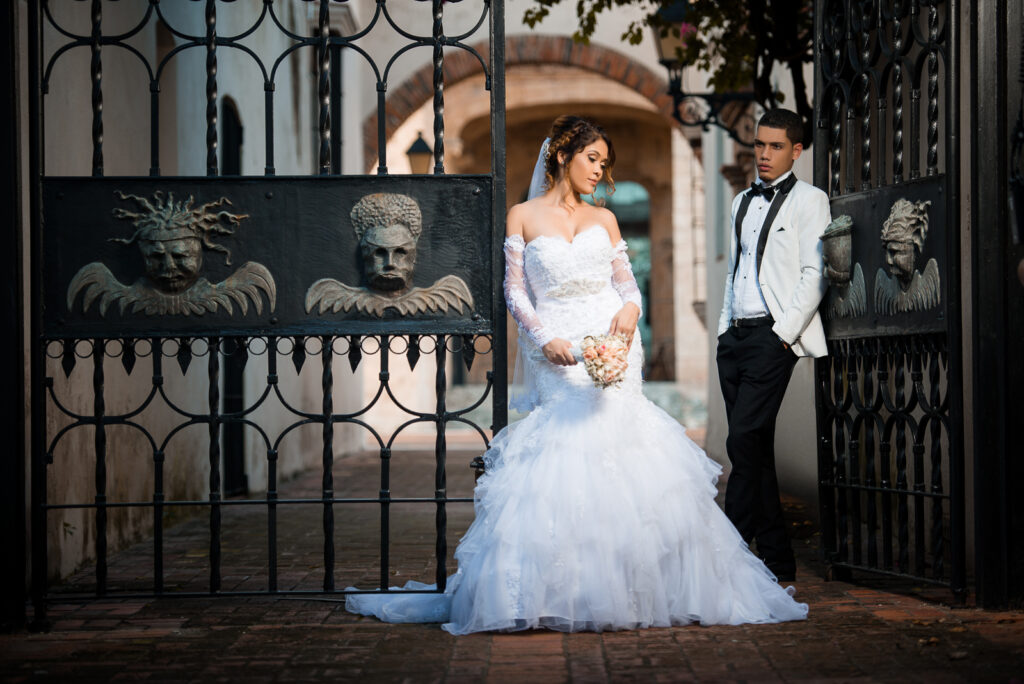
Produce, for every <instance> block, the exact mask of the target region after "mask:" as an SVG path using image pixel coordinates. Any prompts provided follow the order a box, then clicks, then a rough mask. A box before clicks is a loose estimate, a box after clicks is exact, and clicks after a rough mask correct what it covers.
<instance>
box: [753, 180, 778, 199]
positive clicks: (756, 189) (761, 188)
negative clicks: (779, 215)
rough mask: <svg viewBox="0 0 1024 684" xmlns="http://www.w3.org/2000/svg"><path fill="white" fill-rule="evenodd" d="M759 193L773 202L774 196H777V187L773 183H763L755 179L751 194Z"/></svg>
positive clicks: (754, 195) (755, 195)
mask: <svg viewBox="0 0 1024 684" xmlns="http://www.w3.org/2000/svg"><path fill="white" fill-rule="evenodd" d="M758 195H760V196H761V197H764V198H765V199H766V200H768V201H769V202H771V201H772V197H774V196H775V188H774V187H773V186H771V185H761V184H760V183H758V182H757V181H754V182H753V183H751V184H750V196H751V197H757V196H758Z"/></svg>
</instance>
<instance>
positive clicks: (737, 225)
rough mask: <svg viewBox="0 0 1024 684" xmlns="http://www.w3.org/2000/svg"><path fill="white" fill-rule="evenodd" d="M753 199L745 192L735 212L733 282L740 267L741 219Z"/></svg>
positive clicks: (745, 215) (745, 214) (744, 216)
mask: <svg viewBox="0 0 1024 684" xmlns="http://www.w3.org/2000/svg"><path fill="white" fill-rule="evenodd" d="M753 197H754V196H753V195H751V194H750V191H749V190H747V191H746V192H745V193H744V194H743V199H741V200H740V208H739V210H738V211H737V212H736V222H735V225H734V226H733V228H734V229H735V230H736V250H735V253H734V254H733V255H732V258H733V259H735V262H734V263H733V265H732V276H733V279H734V280H735V278H736V269H737V268H739V265H740V252H741V251H742V249H743V248H742V247H741V243H740V236H741V235H742V234H743V219H745V218H746V217H747V209H749V208H750V200H751V199H753ZM760 263H761V262H760V260H758V264H760Z"/></svg>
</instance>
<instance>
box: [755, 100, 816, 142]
mask: <svg viewBox="0 0 1024 684" xmlns="http://www.w3.org/2000/svg"><path fill="white" fill-rule="evenodd" d="M757 125H758V127H762V126H763V127H766V128H781V129H783V130H784V131H786V137H787V138H789V142H791V143H793V144H794V145H796V144H797V143H803V142H804V121H803V119H801V118H800V115H799V114H797V113H796V112H794V111H790V110H789V109H781V108H780V109H769V110H768V111H767V112H765V113H764V115H763V116H762V117H761V119H760V121H758V122H757Z"/></svg>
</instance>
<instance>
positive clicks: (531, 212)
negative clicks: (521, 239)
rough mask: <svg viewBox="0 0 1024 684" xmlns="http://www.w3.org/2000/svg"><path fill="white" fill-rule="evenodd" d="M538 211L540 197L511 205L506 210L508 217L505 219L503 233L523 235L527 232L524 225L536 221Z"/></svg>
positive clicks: (539, 209)
mask: <svg viewBox="0 0 1024 684" xmlns="http://www.w3.org/2000/svg"><path fill="white" fill-rule="evenodd" d="M540 211H541V203H540V198H534V199H532V200H527V201H525V202H520V203H519V204H514V205H512V208H511V209H509V210H508V217H507V218H506V220H505V234H506V235H523V234H524V233H525V232H527V228H526V226H528V225H533V224H534V223H535V222H536V217H537V215H538V213H539V212H540Z"/></svg>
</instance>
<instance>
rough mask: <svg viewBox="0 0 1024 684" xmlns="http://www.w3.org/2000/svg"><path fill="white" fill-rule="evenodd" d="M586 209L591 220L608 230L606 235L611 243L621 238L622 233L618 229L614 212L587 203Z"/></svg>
mask: <svg viewBox="0 0 1024 684" xmlns="http://www.w3.org/2000/svg"><path fill="white" fill-rule="evenodd" d="M588 211H589V212H590V218H591V220H592V221H593V222H594V223H595V224H598V225H600V226H601V227H602V228H604V229H605V230H606V231H608V237H609V238H610V239H611V241H612V242H613V243H615V242H618V241H619V240H620V239H622V233H621V232H620V231H619V222H618V221H617V220H616V219H615V214H613V213H612V211H611V210H610V209H608V208H606V207H595V206H591V205H588Z"/></svg>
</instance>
